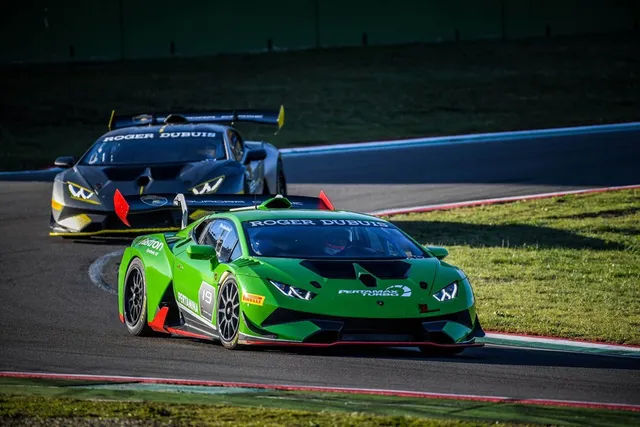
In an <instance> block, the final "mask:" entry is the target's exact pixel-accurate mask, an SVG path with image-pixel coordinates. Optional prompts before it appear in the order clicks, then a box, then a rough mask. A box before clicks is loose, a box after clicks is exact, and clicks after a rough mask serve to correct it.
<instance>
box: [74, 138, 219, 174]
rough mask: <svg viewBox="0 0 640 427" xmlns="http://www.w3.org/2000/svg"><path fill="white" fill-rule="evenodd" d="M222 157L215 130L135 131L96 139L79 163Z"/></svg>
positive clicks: (170, 160) (117, 163)
mask: <svg viewBox="0 0 640 427" xmlns="http://www.w3.org/2000/svg"><path fill="white" fill-rule="evenodd" d="M164 135H168V137H164ZM223 159H225V151H224V145H223V142H222V135H221V134H220V133H217V132H167V133H163V134H160V133H136V134H129V135H118V136H109V137H106V138H104V139H102V140H100V141H97V142H96V143H95V144H94V145H93V146H92V147H91V148H90V149H89V151H88V152H87V154H86V155H85V156H84V157H83V158H82V160H81V161H80V164H83V165H96V166H100V165H122V164H137V163H141V164H149V163H173V162H184V163H187V162H199V161H202V160H223Z"/></svg>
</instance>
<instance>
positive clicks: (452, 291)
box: [433, 282, 458, 302]
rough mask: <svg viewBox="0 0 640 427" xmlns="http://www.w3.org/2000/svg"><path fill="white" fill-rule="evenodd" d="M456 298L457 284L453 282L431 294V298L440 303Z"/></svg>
mask: <svg viewBox="0 0 640 427" xmlns="http://www.w3.org/2000/svg"><path fill="white" fill-rule="evenodd" d="M457 296H458V282H453V283H451V284H450V285H448V286H447V287H445V288H442V289H440V291H438V292H436V293H435V294H433V297H434V298H435V299H437V300H438V301H440V302H443V301H448V300H450V299H454V298H455V297H457Z"/></svg>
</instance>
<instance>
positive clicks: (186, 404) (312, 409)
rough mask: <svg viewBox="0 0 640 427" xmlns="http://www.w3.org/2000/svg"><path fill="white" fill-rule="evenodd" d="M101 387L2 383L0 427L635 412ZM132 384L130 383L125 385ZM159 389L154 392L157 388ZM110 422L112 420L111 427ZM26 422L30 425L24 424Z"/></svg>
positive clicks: (551, 421)
mask: <svg viewBox="0 0 640 427" xmlns="http://www.w3.org/2000/svg"><path fill="white" fill-rule="evenodd" d="M89 385H94V386H103V385H105V384H104V383H97V382H86V381H51V380H37V379H12V378H0V424H3V425H5V424H8V421H9V420H23V421H24V420H28V421H29V422H32V421H34V420H35V419H38V420H40V421H41V422H42V425H47V424H52V423H53V421H54V420H64V424H65V425H82V423H88V421H90V420H93V421H94V423H95V422H96V421H97V420H98V419H103V420H104V419H108V420H116V421H117V423H118V424H120V425H122V424H125V423H129V424H131V423H133V422H134V421H135V422H136V423H137V424H141V423H142V424H144V423H172V424H173V425H176V424H178V425H179V424H184V423H190V424H191V425H305V426H315V425H335V426H349V425H365V426H367V425H369V426H472V425H473V426H488V425H498V426H500V425H523V424H527V425H575V426H579V425H585V424H588V425H592V426H608V427H609V426H618V425H619V426H624V425H630V424H633V421H634V420H637V418H638V415H637V413H634V412H630V411H614V410H599V409H582V408H570V407H554V406H543V405H524V404H519V403H517V402H511V403H490V402H474V401H464V400H455V399H421V398H404V397H392V396H365V395H357V394H342V393H308V392H281V391H275V390H259V391H255V392H252V391H249V392H247V393H240V394H235V393H230V394H224V393H216V394H203V393H200V392H191V391H189V390H190V389H189V388H188V387H182V388H181V389H182V391H180V392H175V391H148V390H146V391H139V390H135V388H134V387H132V388H131V390H106V389H104V388H87V386H89ZM130 385H132V386H135V384H130ZM160 387H162V386H159V387H158V388H160ZM114 423H115V422H114ZM24 424H27V421H24Z"/></svg>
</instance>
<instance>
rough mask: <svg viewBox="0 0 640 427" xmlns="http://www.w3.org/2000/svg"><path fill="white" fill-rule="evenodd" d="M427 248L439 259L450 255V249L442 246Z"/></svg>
mask: <svg viewBox="0 0 640 427" xmlns="http://www.w3.org/2000/svg"><path fill="white" fill-rule="evenodd" d="M425 248H427V250H428V251H429V252H431V253H432V254H433V256H434V257H436V258H438V259H444V258H446V257H447V256H448V255H449V251H448V250H447V249H446V248H443V247H442V246H425Z"/></svg>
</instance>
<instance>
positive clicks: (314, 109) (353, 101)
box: [0, 35, 640, 170]
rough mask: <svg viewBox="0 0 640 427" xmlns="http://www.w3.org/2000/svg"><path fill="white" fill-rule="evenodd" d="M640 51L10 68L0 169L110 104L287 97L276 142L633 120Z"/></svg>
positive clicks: (335, 55)
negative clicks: (639, 52)
mask: <svg viewBox="0 0 640 427" xmlns="http://www.w3.org/2000/svg"><path fill="white" fill-rule="evenodd" d="M638 51H640V38H639V37H637V36H636V35H621V36H620V35H619V36H598V37H595V36H594V37H577V38H575V37H574V38H562V37H554V38H552V39H538V40H519V41H507V42H502V41H481V42H461V43H441V44H428V45H413V46H401V47H397V46H395V47H365V48H345V49H328V50H322V51H309V52H287V53H273V54H265V55H246V56H242V55H224V56H218V57H213V58H203V59H163V60H147V61H128V62H118V63H109V64H100V63H92V64H67V65H64V64H62V65H46V66H36V65H34V66H13V67H5V68H2V69H0V93H2V98H1V99H2V102H0V170H11V169H30V168H37V167H42V166H47V165H50V164H52V161H53V159H54V158H55V157H57V156H59V155H66V154H72V155H76V156H79V155H80V154H82V153H83V152H84V151H85V149H86V148H87V147H88V146H89V145H90V144H91V143H92V142H93V141H94V140H95V139H97V138H98V137H99V136H100V135H101V134H102V133H104V132H105V131H106V130H107V121H108V118H109V115H110V113H111V110H112V109H116V111H119V112H144V111H154V110H155V111H161V110H181V109H211V108H243V107H254V108H257V107H268V108H271V107H273V108H277V107H278V106H279V105H280V104H281V103H283V104H284V105H285V109H286V111H287V123H286V124H285V127H284V128H283V129H282V131H281V134H280V135H278V136H277V137H273V135H271V139H270V140H271V141H273V142H274V143H275V144H277V145H278V146H280V147H291V146H304V145H313V144H320V143H335V142H347V141H364V140H373V139H381V138H402V137H415V136H427V135H446V134H458V133H469V132H484V131H507V130H517V129H531V128H540V127H557V126H571V125H584V124H601V123H610V122H618V121H634V120H638V111H639V110H640V108H639V107H640V61H638V59H637V52H638ZM268 135H269V134H264V133H263V134H261V136H268Z"/></svg>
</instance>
